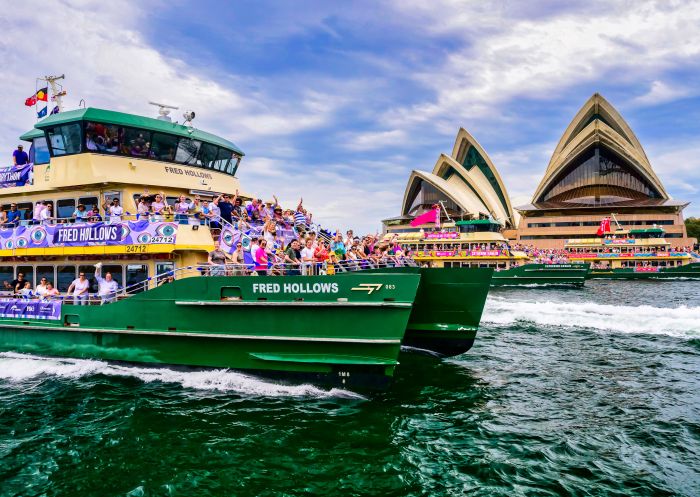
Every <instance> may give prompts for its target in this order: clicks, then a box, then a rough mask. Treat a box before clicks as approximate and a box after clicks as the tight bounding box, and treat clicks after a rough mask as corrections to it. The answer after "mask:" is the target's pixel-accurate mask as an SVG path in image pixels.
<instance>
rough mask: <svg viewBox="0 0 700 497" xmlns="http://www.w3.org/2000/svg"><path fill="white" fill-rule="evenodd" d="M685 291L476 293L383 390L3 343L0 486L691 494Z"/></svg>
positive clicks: (692, 365)
mask: <svg viewBox="0 0 700 497" xmlns="http://www.w3.org/2000/svg"><path fill="white" fill-rule="evenodd" d="M697 289H698V287H697V282H692V281H680V282H673V283H670V282H665V283H657V282H651V281H641V282H624V281H622V282H621V281H616V282H606V281H600V280H599V281H589V282H587V283H586V287H585V288H583V289H541V288H539V289H535V288H502V289H494V290H492V292H491V294H490V296H489V300H488V303H487V307H486V310H485V314H484V319H483V326H482V330H481V331H480V332H479V336H478V339H477V342H476V344H475V346H474V348H473V349H472V350H471V351H470V352H468V353H467V354H464V355H462V356H459V357H456V358H453V359H450V360H444V361H440V360H438V359H435V358H432V357H424V356H415V355H405V356H403V357H402V358H401V363H402V364H401V367H400V370H399V373H398V376H397V378H396V382H395V384H394V385H393V387H392V388H391V389H390V390H389V391H387V392H383V393H381V394H376V395H372V396H367V395H361V394H359V393H356V392H351V391H344V390H332V391H326V390H323V389H320V388H317V387H313V386H308V385H301V386H284V385H278V384H275V383H271V382H268V381H264V380H260V379H257V378H253V377H250V376H245V375H241V374H238V373H233V372H226V371H210V372H185V373H183V372H176V371H169V370H162V369H161V370H151V369H144V368H135V367H122V366H115V365H108V364H105V363H102V362H98V361H79V360H59V359H45V358H39V357H33V356H26V355H18V354H13V353H2V354H0V495H1V496H3V497H4V496H42V495H46V496H53V495H79V496H81V497H87V496H107V495H122V496H123V495H128V496H161V495H162V496H180V495H182V496H193V495H197V496H209V495H300V494H308V495H314V494H321V495H339V494H347V495H354V494H369V495H397V496H398V495H465V494H466V495H483V496H493V495H503V496H506V495H507V496H514V495H527V496H531V495H537V496H539V495H542V496H550V495H552V496H553V495H596V496H598V495H601V496H602V495H611V496H612V495H615V496H629V495H639V496H646V495H648V496H664V495H669V496H670V495H681V496H697V495H700V382H698V374H699V372H700V294H699V292H698V291H697Z"/></svg>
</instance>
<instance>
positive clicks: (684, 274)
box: [564, 227, 700, 280]
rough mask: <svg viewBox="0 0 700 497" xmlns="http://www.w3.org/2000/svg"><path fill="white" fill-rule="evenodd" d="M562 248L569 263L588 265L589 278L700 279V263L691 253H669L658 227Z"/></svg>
mask: <svg viewBox="0 0 700 497" xmlns="http://www.w3.org/2000/svg"><path fill="white" fill-rule="evenodd" d="M564 247H565V249H566V250H567V252H568V258H569V260H571V261H572V262H586V263H589V264H591V272H590V274H589V278H597V279H654V280H660V279H681V278H687V279H700V259H698V257H697V256H696V255H695V254H693V253H692V252H686V251H678V250H674V249H672V248H671V243H670V242H669V241H668V240H666V238H665V231H664V230H663V228H660V227H653V228H647V229H631V230H623V229H618V230H616V231H614V232H612V233H610V232H608V233H604V234H602V235H597V236H595V237H591V238H572V239H568V240H567V241H566V242H565V244H564Z"/></svg>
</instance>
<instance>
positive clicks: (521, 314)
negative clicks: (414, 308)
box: [482, 297, 700, 339]
mask: <svg viewBox="0 0 700 497" xmlns="http://www.w3.org/2000/svg"><path fill="white" fill-rule="evenodd" d="M698 316H700V307H686V306H679V307H673V308H665V307H653V306H650V305H640V306H621V305H608V304H596V303H592V302H551V301H517V300H511V299H505V298H502V297H489V298H488V300H487V301H486V307H485V308H484V316H483V319H482V322H483V323H484V324H493V325H497V326H508V325H512V324H514V323H518V322H521V323H533V324H535V325H540V326H552V327H563V328H585V329H593V330H600V331H612V332H618V333H639V334H650V335H668V336H672V337H678V338H686V339H697V338H700V319H698Z"/></svg>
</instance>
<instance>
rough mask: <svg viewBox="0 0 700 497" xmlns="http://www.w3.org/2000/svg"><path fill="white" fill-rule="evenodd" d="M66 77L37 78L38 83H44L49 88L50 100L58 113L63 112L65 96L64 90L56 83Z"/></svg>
mask: <svg viewBox="0 0 700 497" xmlns="http://www.w3.org/2000/svg"><path fill="white" fill-rule="evenodd" d="M65 77H66V75H65V74H61V75H60V76H44V77H43V78H39V81H46V82H47V83H48V85H49V87H50V88H51V100H53V101H54V102H56V107H58V111H59V112H63V97H65V96H66V90H64V89H63V86H61V84H60V83H58V81H60V80H62V79H65Z"/></svg>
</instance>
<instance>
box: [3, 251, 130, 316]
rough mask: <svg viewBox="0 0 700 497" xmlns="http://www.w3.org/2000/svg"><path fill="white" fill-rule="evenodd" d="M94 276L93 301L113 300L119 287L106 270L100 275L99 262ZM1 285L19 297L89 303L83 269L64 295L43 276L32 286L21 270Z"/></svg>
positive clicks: (6, 290) (105, 301)
mask: <svg viewBox="0 0 700 497" xmlns="http://www.w3.org/2000/svg"><path fill="white" fill-rule="evenodd" d="M94 278H95V280H96V282H97V292H96V293H93V294H92V296H93V297H96V299H95V301H96V302H99V303H100V304H108V303H111V302H114V301H115V300H116V299H117V295H118V293H119V290H120V287H119V284H118V283H117V281H116V280H115V279H114V278H113V277H112V274H111V273H109V272H107V273H105V275H104V277H103V276H102V263H101V262H99V263H97V264H95V272H94ZM3 286H4V289H5V292H6V293H7V294H9V295H11V296H13V297H16V298H21V299H29V300H31V299H39V300H44V301H46V300H52V299H62V298H64V297H65V298H66V299H72V302H73V304H75V305H87V304H88V303H90V297H91V294H90V288H91V282H90V280H89V279H88V278H87V277H86V275H85V273H84V272H83V271H81V272H80V274H79V275H78V277H77V278H76V279H74V280H73V281H72V282H71V284H70V286H69V287H68V290H67V291H66V294H65V295H61V292H59V291H58V289H57V288H56V287H55V285H54V284H53V282H52V281H49V280H48V279H47V278H45V277H42V278H41V279H40V280H39V284H37V285H36V288H32V283H31V282H30V281H28V280H26V279H25V276H24V273H22V272H19V273H17V277H16V278H15V279H14V280H12V281H4V282H3Z"/></svg>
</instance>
